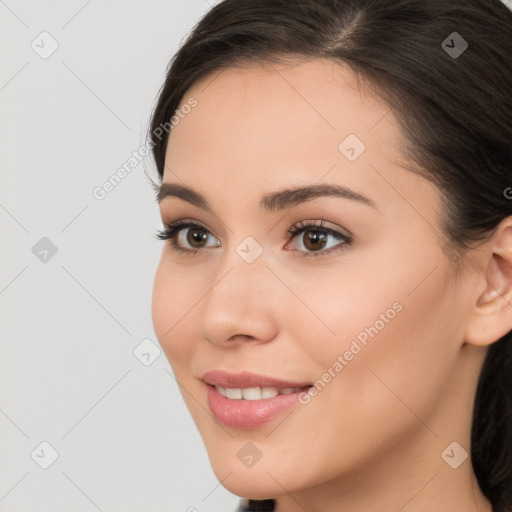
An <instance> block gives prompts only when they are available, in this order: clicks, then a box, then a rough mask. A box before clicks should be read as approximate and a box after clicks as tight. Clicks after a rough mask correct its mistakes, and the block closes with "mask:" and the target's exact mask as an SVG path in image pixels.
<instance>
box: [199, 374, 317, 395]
mask: <svg viewBox="0 0 512 512" xmlns="http://www.w3.org/2000/svg"><path fill="white" fill-rule="evenodd" d="M201 379H202V380H203V381H204V382H205V383H206V384H211V385H213V386H222V387H224V388H256V387H260V388H263V387H265V388H278V389H283V388H304V387H306V386H311V385H312V384H311V382H294V381H291V380H282V379H278V378H275V377H269V376H266V375H258V374H256V373H250V372H240V373H229V372H227V371H224V370H210V371H208V372H206V373H205V374H204V375H203V376H202V377H201ZM266 400H270V399H266Z"/></svg>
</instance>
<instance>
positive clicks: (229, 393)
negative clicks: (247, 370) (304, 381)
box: [215, 386, 303, 400]
mask: <svg viewBox="0 0 512 512" xmlns="http://www.w3.org/2000/svg"><path fill="white" fill-rule="evenodd" d="M215 389H216V390H217V391H218V392H219V393H220V394H221V395H222V396H225V397H227V398H231V399H233V400H242V399H243V400H261V399H265V398H274V397H275V396H277V395H290V394H292V393H297V392H298V391H301V390H302V389H303V388H283V389H278V388H258V387H257V388H243V389H242V388H224V387H222V386H215Z"/></svg>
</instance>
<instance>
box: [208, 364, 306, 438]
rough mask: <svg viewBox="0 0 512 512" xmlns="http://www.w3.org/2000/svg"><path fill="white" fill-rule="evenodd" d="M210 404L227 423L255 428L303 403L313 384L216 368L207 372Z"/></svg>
mask: <svg viewBox="0 0 512 512" xmlns="http://www.w3.org/2000/svg"><path fill="white" fill-rule="evenodd" d="M202 380H203V382H204V384H205V388H206V395H207V401H208V405H209V407H210V410H211V412H212V414H213V416H214V417H215V418H216V419H217V420H218V421H219V422H220V423H222V424H223V425H225V426H228V427H233V428H237V429H255V428H259V427H261V426H263V425H265V424H267V423H269V422H270V421H272V420H274V419H276V418H277V417H279V416H281V415H282V414H283V413H284V412H285V411H287V410H289V409H291V408H293V407H294V406H296V405H298V404H299V396H300V394H301V393H304V392H307V391H308V389H309V388H311V387H312V385H311V384H304V383H301V382H292V381H285V380H281V379H276V378H273V377H268V376H264V375H257V374H252V373H248V372H243V373H238V374H233V373H228V372H224V371H221V370H214V371H211V372H207V373H206V374H204V375H203V377H202Z"/></svg>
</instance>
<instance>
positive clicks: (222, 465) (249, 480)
mask: <svg viewBox="0 0 512 512" xmlns="http://www.w3.org/2000/svg"><path fill="white" fill-rule="evenodd" d="M212 469H213V472H214V473H215V476H216V477H217V479H218V480H219V482H221V484H222V486H223V487H225V488H226V489H227V490H228V491H229V492H231V493H232V494H235V495H236V496H239V497H240V498H248V499H253V500H266V499H272V498H275V497H276V496H277V495H279V494H282V493H283V487H284V488H286V489H287V490H290V487H291V486H292V483H291V482H288V481H287V479H286V476H284V475H283V477H280V476H279V472H278V470H277V468H276V467H275V465H272V464H271V465H270V469H267V467H266V466H264V465H263V463H262V461H260V462H259V463H257V464H256V465H255V466H253V467H252V468H246V467H244V466H243V464H241V463H240V462H239V461H238V459H236V458H235V461H234V462H230V463H227V462H226V461H225V460H219V461H217V462H216V461H214V463H212ZM267 471H268V472H267ZM269 473H270V474H269ZM273 477H274V478H275V479H274V478H273ZM277 482H279V484H281V485H282V486H283V487H281V485H279V484H278V483H277ZM294 483H295V485H296V482H294Z"/></svg>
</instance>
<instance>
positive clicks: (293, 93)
mask: <svg viewBox="0 0 512 512" xmlns="http://www.w3.org/2000/svg"><path fill="white" fill-rule="evenodd" d="M191 97H192V98H194V99H195V101H192V102H191ZM187 102H189V104H193V105H194V106H193V108H188V107H187V108H182V109H180V112H181V117H180V120H179V123H177V124H176V125H175V126H174V128H173V129H172V133H171V136H170V138H169V144H168V148H167V154H166V167H165V173H164V177H163V182H164V183H165V184H175V185H179V186H183V187H189V188H190V189H192V190H193V191H194V193H195V194H198V195H201V196H202V197H203V198H204V200H205V202H206V203H207V205H208V206H209V207H210V209H208V208H206V207H201V206H200V205H199V203H198V202H197V201H195V203H196V204H192V202H191V201H187V200H186V197H181V198H179V197H177V196H176V195H174V193H173V192H172V191H171V190H170V189H168V190H167V192H169V194H167V195H166V194H163V193H162V197H161V201H160V211H161V216H162V220H163V223H164V224H169V223H171V222H175V221H178V220H181V219H187V220H191V221H194V222H195V223H197V224H200V226H201V228H190V227H188V228H183V229H181V231H179V232H178V233H177V234H176V235H175V242H176V244H177V245H178V248H181V249H185V250H186V249H189V250H193V249H196V250H198V252H196V253H187V252H180V251H179V250H177V248H175V247H173V246H172V245H171V244H170V243H169V241H166V242H165V246H164V248H163V251H162V257H161V261H160V264H159V267H158V270H157V273H156V277H155V282H154V294H153V305H152V307H153V322H154V327H155V331H156V334H157V336H158V339H159V341H160V344H161V346H162V347H163V350H164V351H165V353H166V356H167V358H168V360H169V362H170V364H171V366H172V369H173V372H174V375H175V377H176V379H177V381H178V382H179V384H180V385H181V387H182V393H183V398H184V400H185V402H186V404H187V407H188V409H189V411H190V413H191V414H192V417H193V419H194V421H195V423H196V424H197V427H198V429H199V432H200V434H201V436H202V438H203V440H204V443H205V446H206V449H207V451H208V455H209V458H210V461H211V464H212V467H213V469H214V471H215V474H216V476H217V477H218V478H219V480H221V481H222V484H223V485H224V486H225V487H226V488H228V489H229V490H231V491H232V492H233V493H235V494H238V495H240V496H246V497H253V498H268V497H276V496H279V495H282V494H285V491H284V489H286V491H287V492H293V491H298V490H299V489H306V488H312V487H314V486H317V485H320V484H326V483H327V482H330V481H331V482H332V481H334V480H335V479H336V478H338V477H342V476H344V475H347V474H348V473H351V474H352V475H355V474H364V473H368V472H369V471H373V472H377V471H379V468H381V466H380V464H381V462H382V461H384V460H386V461H388V463H389V461H390V460H394V459H396V461H400V463H397V465H396V471H402V470H409V469H410V467H409V466H408V465H407V464H405V463H404V460H405V459H404V453H407V454H408V455H407V457H421V460H422V463H423V464H425V465H426V466H429V465H433V464H435V465H437V466H439V467H438V470H439V471H448V472H449V471H453V470H452V469H451V468H449V467H448V465H447V464H446V463H445V462H444V461H443V460H442V458H441V456H440V455H441V452H442V450H443V449H444V448H446V446H447V445H449V443H451V442H452V441H458V442H459V443H460V444H461V445H463V446H464V443H465V441H466V438H465V437H460V436H465V435H466V434H467V429H466V426H467V425H466V426H462V427H461V425H464V424H465V422H466V420H467V419H468V418H467V411H468V410H469V409H470V405H471V402H470V398H471V397H470V395H471V393H472V392H473V391H474V389H470V390H469V391H468V392H466V391H465V390H466V388H468V387H471V386H468V380H467V379H468V375H470V372H469V371H466V370H467V369H468V368H469V366H470V365H471V364H473V363H471V362H464V361H465V360H464V358H465V357H466V356H465V349H464V347H467V345H464V343H463V341H464V340H463V337H464V327H465V319H466V318H467V311H468V304H467V299H466V300H464V297H467V296H468V287H470V286H472V285H474V282H471V281H468V282H467V284H463V283H461V282H459V281H457V280H456V276H455V274H454V272H453V268H452V266H451V264H450V261H449V260H448V259H447V257H446V256H445V254H444V253H443V251H442V247H441V241H440V240H441V239H440V233H441V229H440V221H439V212H440V196H439V192H438V190H437V188H435V187H434V186H433V185H431V184H430V183H429V182H427V181H425V180H423V179H422V178H420V177H419V176H418V175H416V174H414V173H412V172H410V171H407V170H405V169H403V168H401V167H399V164H398V162H399V161H400V153H399V147H400V144H401V141H402V139H401V135H400V133H399V130H398V125H397V124H396V121H395V118H394V117H393V114H392V112H391V111H390V109H389V107H387V106H385V105H384V104H383V103H382V102H380V101H379V100H378V99H377V98H376V97H373V96H371V95H369V94H368V95H365V96H360V94H359V93H358V90H357V88H356V86H355V81H354V77H353V75H352V74H351V72H350V71H349V70H348V68H346V67H343V66H340V65H337V64H334V63H332V62H330V61H326V60H315V61H310V62H303V63H299V64H295V65H290V66H284V65H279V66H277V65H273V66H272V68H263V67H259V66H252V67H246V68H244V69H241V68H240V69H233V68H229V69H226V70H224V71H222V72H220V73H219V72H217V73H215V74H214V75H212V76H209V77H207V78H205V79H203V80H202V81H200V82H198V83H196V84H195V85H194V86H193V87H192V88H191V89H190V90H189V91H188V92H187V94H186V95H185V97H184V98H183V101H182V105H185V104H186V103H187ZM195 102H197V103H195ZM328 186H330V187H338V190H341V188H342V187H343V188H344V189H345V193H344V194H340V195H335V194H331V195H324V194H323V192H325V189H324V190H322V188H321V187H328ZM303 187H320V189H319V190H318V191H317V193H314V194H310V193H307V192H303V193H292V191H293V190H294V189H300V188H303ZM284 191H287V193H286V194H283V192H284ZM274 194H278V196H277V198H274V199H270V198H269V197H267V196H270V195H274ZM187 197H188V198H189V199H190V198H191V195H190V194H189V195H188V196H187ZM263 198H266V199H265V201H262V199H263ZM203 206H205V205H204V204H203ZM321 221H323V226H322V227H319V224H320V222H321ZM310 224H313V226H312V227H307V228H305V229H304V230H303V231H302V232H300V231H299V232H298V233H297V234H294V235H291V236H290V235H289V234H288V231H289V230H290V229H293V228H294V226H296V227H297V228H301V227H303V226H304V225H310ZM297 225H298V226H297ZM327 230H331V231H327ZM344 237H345V238H344ZM468 361H469V359H468ZM456 368H457V369H458V370H457V371H454V370H455V369H456ZM461 368H462V370H461ZM212 370H221V371H224V372H227V373H229V374H240V373H243V372H250V373H251V374H256V375H259V376H260V377H255V379H254V380H250V379H246V380H245V381H243V380H242V381H240V382H241V383H242V384H243V385H238V386H237V385H236V384H237V383H238V384H240V382H239V381H237V380H236V379H235V380H233V381H221V380H218V382H223V383H224V384H225V386H224V387H226V384H227V387H232V388H237V387H238V388H242V387H245V388H253V387H275V388H278V389H279V392H280V391H281V389H282V388H283V387H286V386H285V385H284V384H279V383H277V385H275V386H271V385H270V386H269V382H264V381H263V377H267V378H271V379H278V380H280V381H286V382H288V384H295V386H291V387H302V386H303V385H308V384H309V385H313V388H310V389H309V392H308V393H307V394H306V393H295V394H293V396H291V397H290V396H286V395H285V396H280V397H278V398H261V399H260V400H261V401H258V402H256V401H252V400H249V398H251V397H252V398H255V397H256V398H257V397H258V395H257V393H258V390H253V391H246V392H245V396H246V397H247V398H248V399H247V400H246V399H243V398H242V399H239V398H234V397H236V396H239V395H237V393H238V392H237V391H229V395H228V396H231V397H233V398H229V397H223V396H222V394H221V393H219V392H218V391H217V390H215V389H214V388H213V387H211V386H209V385H208V384H207V383H206V382H205V381H203V380H202V379H203V376H204V375H205V374H206V372H209V371H212ZM211 377H212V376H211V374H210V376H207V377H205V379H206V380H208V381H212V380H215V379H214V378H211ZM260 381H261V382H260ZM258 383H260V384H262V386H258ZM315 383H316V385H315ZM230 384H231V385H230ZM265 384H266V385H265ZM270 384H272V383H271V382H270ZM315 390H316V392H315ZM267 391H268V390H267ZM253 392H254V393H256V394H255V395H252V394H251V393H253ZM268 393H269V395H266V396H271V395H272V394H275V391H274V390H270V391H268ZM285 393H286V391H285ZM242 396H243V395H242ZM299 398H300V400H299ZM242 400H243V403H242ZM265 400H268V402H265V403H264V401H265ZM468 406H469V409H468ZM212 407H213V409H212ZM461 422H462V423H461ZM465 429H466V430H465ZM249 443H251V444H249ZM407 446H409V448H410V449H409V450H407V449H406V448H407ZM466 449H468V446H467V445H466ZM429 467H430V466H429ZM383 477H385V475H384V474H383ZM418 486H419V483H418Z"/></svg>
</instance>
